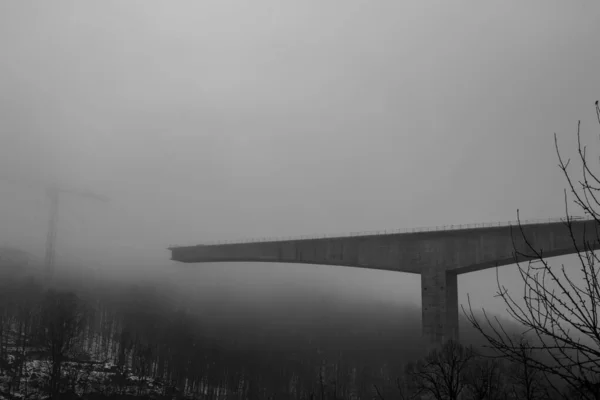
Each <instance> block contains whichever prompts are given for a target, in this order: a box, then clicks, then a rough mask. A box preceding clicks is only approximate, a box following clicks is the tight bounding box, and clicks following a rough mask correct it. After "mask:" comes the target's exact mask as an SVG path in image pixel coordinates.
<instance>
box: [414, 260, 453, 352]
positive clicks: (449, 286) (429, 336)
mask: <svg viewBox="0 0 600 400" xmlns="http://www.w3.org/2000/svg"><path fill="white" fill-rule="evenodd" d="M457 281H458V280H457V274H456V273H452V272H449V271H446V270H445V269H444V268H440V267H438V266H431V267H428V268H424V270H423V271H422V272H421V303H422V310H423V311H422V312H423V314H422V322H421V323H422V327H423V336H424V338H425V339H426V340H427V342H428V343H429V344H431V345H439V344H442V343H444V342H445V341H447V340H449V339H455V340H458V284H457Z"/></svg>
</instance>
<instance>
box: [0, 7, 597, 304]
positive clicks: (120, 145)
mask: <svg viewBox="0 0 600 400" xmlns="http://www.w3.org/2000/svg"><path fill="white" fill-rule="evenodd" d="M599 41H600V4H599V3H597V2H564V1H532V2H520V1H495V2H475V1H453V2H447V1H441V0H440V1H416V0H414V1H413V0H411V1H399V0H393V1H392V0H390V1H383V0H381V1H358V0H344V1H335V2H333V1H332V2H326V1H316V0H302V1H289V2H282V1H275V0H257V1H221V0H214V1H208V0H203V1H177V2H175V1H168V2H167V1H163V2H158V1H148V0H144V1H106V0H105V1H97V2H79V1H75V0H73V1H58V0H56V1H51V2H50V1H48V2H39V1H38V2H34V1H25V0H13V1H9V0H7V1H3V2H1V3H0V49H1V51H2V55H1V56H0V114H1V119H0V139H1V142H0V143H1V144H0V170H1V174H0V175H2V176H10V177H12V178H15V179H17V180H19V179H21V180H23V182H24V180H25V179H30V178H31V179H40V180H43V181H57V182H59V183H61V184H63V185H69V186H73V187H78V188H82V189H87V190H93V191H96V192H98V193H101V194H104V195H106V196H108V197H109V198H110V199H111V201H110V203H108V204H96V203H94V202H91V201H88V200H82V199H78V198H75V197H69V198H64V200H61V201H62V203H61V220H60V224H61V225H60V230H59V241H58V244H59V254H63V255H65V256H67V255H72V256H74V257H75V256H77V257H80V258H83V259H85V258H86V257H89V258H90V259H94V260H100V259H104V260H106V259H108V258H110V257H114V258H115V259H117V258H119V257H120V259H122V260H125V259H126V260H128V261H127V262H129V263H132V264H134V263H136V262H139V263H141V262H142V261H141V260H143V262H152V263H158V264H164V265H166V266H168V268H172V266H171V264H170V263H169V262H168V261H164V262H163V260H167V259H168V257H169V254H168V252H166V251H165V250H164V249H165V247H167V246H168V245H169V244H194V243H200V242H202V241H206V240H217V239H229V238H231V239H236V238H246V237H264V236H285V235H303V234H313V233H338V232H347V231H361V230H377V229H393V228H403V227H406V228H408V227H417V226H435V225H444V224H460V223H470V222H486V221H503V220H512V219H515V217H516V210H517V209H520V210H521V213H522V217H523V218H546V217H554V216H562V215H563V214H564V201H563V197H562V190H563V189H564V187H565V181H564V178H563V177H562V175H561V173H560V170H559V169H558V168H557V159H556V154H555V152H554V147H553V146H554V142H553V134H554V133H555V132H556V133H558V134H559V139H560V142H561V143H563V144H564V150H565V152H566V153H567V154H569V155H573V151H574V150H575V147H574V146H575V145H576V143H575V141H574V134H575V128H576V123H577V120H579V119H581V120H582V128H583V135H584V138H585V139H586V140H587V141H588V142H590V141H591V143H590V145H592V146H594V145H597V143H596V142H597V138H598V133H599V129H598V126H597V125H595V114H594V109H593V103H594V101H595V100H597V99H598V98H600V79H598V71H600V55H599V52H598V48H599ZM0 195H1V196H2V202H1V203H0V224H1V226H2V229H1V230H0V241H2V242H3V243H18V244H19V245H21V246H25V244H24V243H27V246H30V247H32V248H34V249H35V251H36V252H37V253H39V254H40V255H41V254H43V245H44V240H45V229H46V224H47V201H46V199H45V198H44V192H43V190H41V189H40V188H37V187H36V186H35V185H34V186H32V187H26V186H22V185H14V184H9V183H6V182H2V181H0ZM567 260H568V258H567ZM98 262H99V261H98ZM186 268H192V267H189V266H188V267H186ZM224 268H229V267H228V266H224ZM240 268H241V269H242V270H243V268H242V267H240ZM246 268H250V266H246ZM255 268H259V266H255ZM264 268H268V271H273V269H274V268H280V270H284V271H287V272H289V273H295V274H305V272H303V271H304V270H303V271H299V270H298V269H302V268H309V269H310V270H311V271H314V270H315V268H313V267H312V266H309V267H306V266H293V267H290V266H280V267H277V266H275V267H273V266H269V267H264ZM316 268H317V269H318V267H316ZM325 270H326V271H325ZM293 271H295V272H293ZM342 271H344V270H342ZM345 271H347V272H342V273H340V269H332V268H325V269H323V268H321V272H320V273H321V274H322V276H323V277H325V276H326V277H328V278H327V279H330V281H331V282H332V284H335V285H338V286H340V287H342V286H345V285H350V284H352V285H355V286H357V287H362V288H363V289H364V290H365V291H369V290H372V291H374V292H385V291H392V292H393V291H395V290H396V289H395V288H398V287H400V285H399V283H398V282H404V283H405V284H404V286H403V287H404V289H402V290H403V291H404V292H406V293H411V295H412V294H414V293H418V286H417V288H415V285H414V283H415V282H418V277H415V276H413V277H406V276H404V275H401V274H392V275H390V274H388V273H376V272H370V271H356V270H345ZM189 273H190V274H194V273H195V274H199V272H198V271H197V270H196V271H195V272H192V271H190V272H189ZM492 276H493V273H491V271H484V272H480V273H477V274H473V276H470V277H464V278H463V277H461V281H460V284H461V292H464V291H466V290H467V289H464V290H463V287H465V288H466V287H468V288H469V291H475V292H477V291H479V292H480V293H482V294H489V293H490V292H489V288H490V287H493V284H494V282H493V280H492V282H490V279H488V278H489V277H492ZM390 277H393V278H390ZM257 279H258V278H257ZM324 279H325V278H324ZM415 279H416V280H415ZM406 282H411V285H408V286H407V285H406ZM482 282H485V283H482ZM463 285H465V286H463ZM486 285H487V286H486ZM471 289H472V290H471ZM397 290H398V291H400V289H397ZM461 296H462V293H461Z"/></svg>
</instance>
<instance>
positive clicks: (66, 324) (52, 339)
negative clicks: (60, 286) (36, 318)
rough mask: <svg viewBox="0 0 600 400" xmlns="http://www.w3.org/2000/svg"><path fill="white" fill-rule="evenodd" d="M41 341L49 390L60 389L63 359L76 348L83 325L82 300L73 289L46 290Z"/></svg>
mask: <svg viewBox="0 0 600 400" xmlns="http://www.w3.org/2000/svg"><path fill="white" fill-rule="evenodd" d="M41 311H42V319H41V323H42V325H41V330H40V341H41V344H42V346H43V347H44V348H45V350H46V352H47V353H48V357H49V361H50V362H49V365H50V372H49V390H48V391H49V393H50V395H51V396H52V397H55V396H57V395H58V393H59V392H60V383H61V378H62V370H63V366H64V363H65V362H66V361H68V360H69V358H70V357H71V356H73V355H74V354H75V352H76V351H77V350H78V345H79V344H80V339H81V338H82V334H83V332H84V328H85V313H84V310H83V307H82V304H81V301H80V300H79V298H77V296H75V295H74V294H72V293H62V292H54V291H49V292H48V293H47V294H46V296H45V298H44V303H43V304H42V310H41Z"/></svg>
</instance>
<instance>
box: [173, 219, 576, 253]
mask: <svg viewBox="0 0 600 400" xmlns="http://www.w3.org/2000/svg"><path fill="white" fill-rule="evenodd" d="M569 218H570V219H571V220H575V221H578V220H582V219H586V218H585V217H569ZM563 221H566V218H546V219H529V220H522V221H520V223H521V225H533V224H540V223H552V222H563ZM513 225H514V226H518V225H519V221H504V222H483V223H473V224H459V225H439V226H431V227H421V228H400V229H389V230H378V231H359V232H346V233H342V234H326V235H300V236H283V237H264V238H258V239H257V238H249V239H241V240H222V241H210V242H204V243H202V244H201V245H203V246H214V245H221V244H241V243H263V242H283V241H291V240H311V239H327V238H339V237H356V236H377V235H394V234H398V233H417V232H433V231H454V230H461V229H473V228H493V227H496V226H513ZM192 246H194V245H192ZM174 247H185V246H174V245H173V246H169V249H170V248H174Z"/></svg>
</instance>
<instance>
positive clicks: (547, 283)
mask: <svg viewBox="0 0 600 400" xmlns="http://www.w3.org/2000/svg"><path fill="white" fill-rule="evenodd" d="M595 109H596V116H597V120H598V123H599V124H600V109H599V107H598V102H596V107H595ZM580 126H581V124H580V122H579V123H578V125H577V154H578V161H579V162H580V165H579V167H578V170H579V173H580V174H581V177H580V178H579V179H576V178H574V177H573V176H572V172H571V170H570V169H569V166H570V160H565V159H564V158H563V157H562V156H561V152H560V151H559V145H558V139H557V137H556V134H555V135H554V140H555V147H556V152H557V155H558V160H559V167H560V169H561V170H562V172H563V174H564V176H565V177H566V180H567V184H568V189H569V190H568V191H567V190H565V209H566V218H565V225H566V227H567V228H568V231H569V233H570V241H571V242H572V245H573V246H574V247H575V249H576V255H577V258H578V261H579V266H580V268H579V269H580V271H581V273H582V278H581V279H580V282H578V279H577V277H575V276H574V271H576V269H573V268H570V269H567V268H565V266H564V265H562V266H561V268H553V267H552V265H551V264H550V263H549V262H548V260H547V257H546V256H545V254H544V253H543V252H542V251H541V250H540V249H538V248H536V247H535V246H533V245H532V244H531V241H530V238H528V236H527V234H526V232H525V229H524V228H523V226H522V225H521V224H520V223H519V232H518V236H517V237H516V238H514V237H513V241H515V239H516V240H519V241H521V242H523V243H524V248H525V251H523V250H518V248H519V246H516V245H515V260H516V261H517V264H518V268H519V272H520V275H521V278H522V281H523V283H524V292H523V296H522V297H523V300H524V305H523V304H519V302H517V301H516V299H515V298H514V297H513V296H512V295H511V294H509V292H508V291H507V290H506V288H505V287H504V286H503V285H502V284H501V283H500V280H499V279H497V282H498V296H499V297H500V298H501V299H502V300H503V301H504V303H505V304H506V305H507V309H508V312H509V314H510V316H511V317H512V318H513V319H514V320H515V321H516V322H518V323H519V324H520V325H522V326H523V327H524V329H523V334H526V336H527V337H528V338H529V341H528V342H527V343H526V347H527V349H526V350H527V351H526V353H528V354H530V355H529V356H528V357H527V363H526V365H527V367H528V368H529V367H530V368H531V369H535V370H537V371H539V372H541V373H543V374H545V376H547V377H549V380H548V382H549V383H551V384H552V385H555V386H556V382H558V381H561V382H564V384H566V386H567V387H568V389H569V391H570V392H571V396H572V394H573V393H575V392H576V393H578V395H580V396H581V398H584V399H600V329H599V318H600V316H599V315H598V310H599V307H600V282H599V276H598V274H599V273H600V270H599V268H598V261H600V260H599V258H598V255H597V254H596V253H595V250H596V249H598V248H599V244H600V240H599V239H600V235H599V232H600V230H599V228H600V197H599V196H600V175H598V173H597V172H594V171H593V168H592V166H591V164H590V162H589V157H588V154H587V147H586V146H583V145H582V143H581V134H580ZM569 193H570V194H571V198H572V199H573V201H574V203H575V204H576V206H577V207H578V208H579V209H581V210H582V211H583V212H584V213H585V215H586V216H587V217H589V218H590V219H591V222H590V223H588V224H587V225H584V226H587V227H588V228H587V229H583V232H581V226H582V225H581V223H579V225H578V227H577V228H576V227H575V225H576V222H575V221H574V219H573V218H572V217H571V216H570V211H569V207H568V204H569V201H568V200H569V195H568V194H569ZM592 225H593V227H592ZM590 227H592V228H590ZM523 259H525V260H526V261H527V263H526V264H527V265H526V266H524V265H523V264H524V263H523V262H518V261H519V260H523ZM463 311H464V309H463ZM465 314H466V315H467V318H468V319H469V321H470V322H471V324H472V325H473V326H474V327H475V328H476V329H477V330H479V331H480V332H481V333H482V334H483V335H484V336H485V338H486V339H487V341H488V343H489V345H490V346H491V347H492V348H494V349H495V350H497V351H498V352H499V353H500V354H502V355H503V356H505V357H507V358H509V359H510V360H512V361H514V362H516V363H520V365H522V366H523V365H524V364H523V354H525V353H524V351H525V350H524V344H523V342H522V341H521V340H520V339H519V338H517V339H515V337H514V336H513V335H511V334H509V333H508V332H507V330H506V329H505V327H504V326H503V325H502V323H500V322H499V320H498V319H497V318H490V317H489V316H488V315H487V314H486V313H485V311H484V319H485V322H483V323H482V322H480V321H479V320H478V319H477V318H476V317H475V315H474V313H473V310H472V308H471V304H470V303H469V312H468V313H467V312H465Z"/></svg>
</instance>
